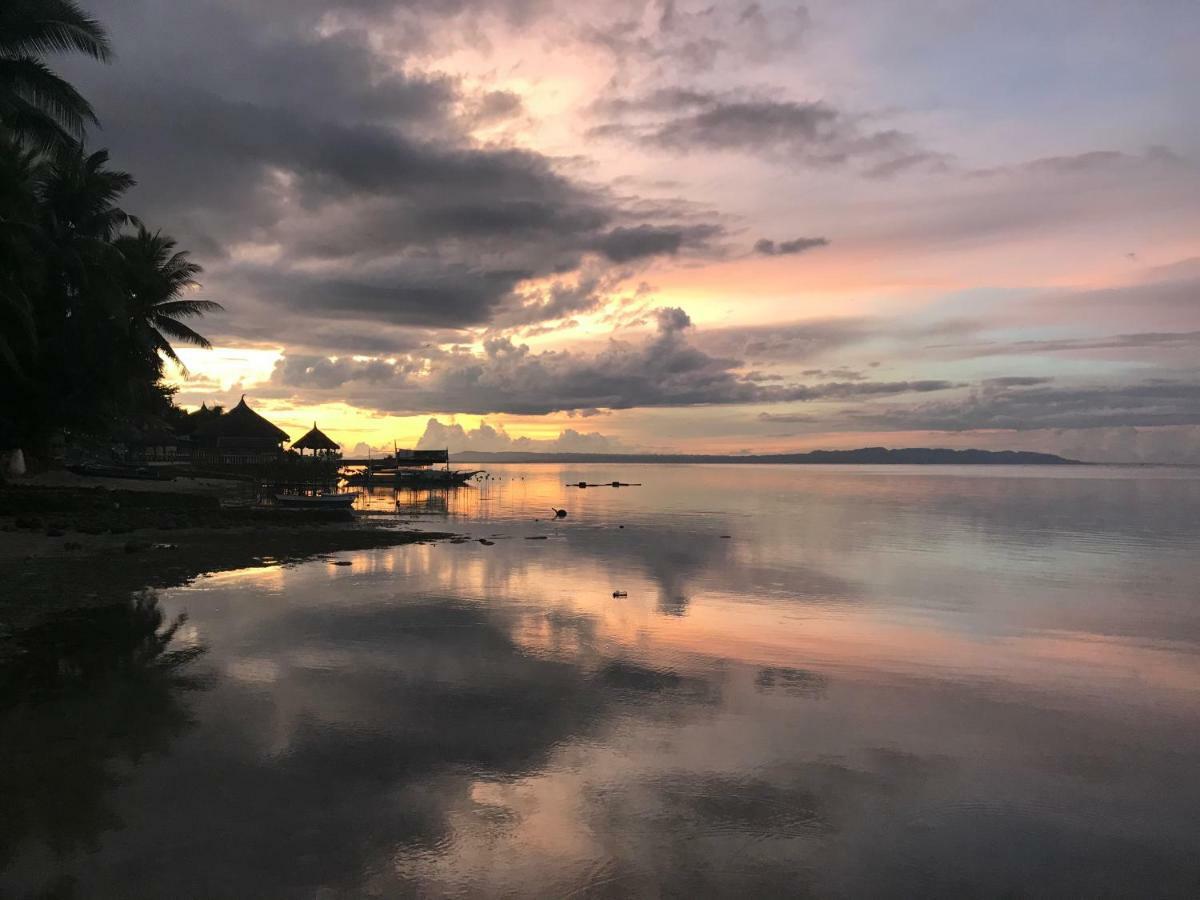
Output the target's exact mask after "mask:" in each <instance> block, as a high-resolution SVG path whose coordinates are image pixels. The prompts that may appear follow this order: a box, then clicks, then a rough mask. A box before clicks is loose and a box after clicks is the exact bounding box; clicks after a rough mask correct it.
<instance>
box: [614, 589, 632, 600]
mask: <svg viewBox="0 0 1200 900" xmlns="http://www.w3.org/2000/svg"><path fill="white" fill-rule="evenodd" d="M628 596H629V594H628V593H627V592H625V591H613V598H614V599H615V598H618V597H628Z"/></svg>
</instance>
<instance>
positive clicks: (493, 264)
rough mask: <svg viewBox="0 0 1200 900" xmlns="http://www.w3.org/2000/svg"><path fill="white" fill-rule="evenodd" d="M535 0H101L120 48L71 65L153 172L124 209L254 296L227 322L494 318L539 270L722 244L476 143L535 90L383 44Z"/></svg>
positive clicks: (527, 8) (507, 12)
mask: <svg viewBox="0 0 1200 900" xmlns="http://www.w3.org/2000/svg"><path fill="white" fill-rule="evenodd" d="M536 6H537V4H533V3H509V4H495V5H491V4H484V3H477V2H472V0H461V2H448V3H435V4H432V5H425V4H415V3H384V2H378V3H375V2H345V3H329V4H319V3H307V2H306V3H301V4H298V5H296V6H292V5H290V4H289V5H284V4H280V3H277V2H269V3H266V4H253V5H246V4H239V3H234V2H232V0H199V2H197V3H194V4H178V5H172V4H150V3H141V2H132V3H130V4H120V5H118V4H115V3H105V2H101V3H99V4H98V6H97V8H96V13H97V15H98V16H99V17H100V18H101V19H102V20H104V21H106V23H108V24H109V26H110V28H111V30H112V33H113V36H114V40H115V42H116V49H117V52H118V61H117V62H116V63H115V64H114V65H112V66H108V67H100V66H96V65H83V64H79V63H76V64H74V68H73V70H72V71H71V73H70V74H71V76H72V77H73V78H74V79H75V80H76V81H77V82H78V83H79V85H80V87H81V89H82V90H83V91H84V92H85V93H86V94H87V96H89V97H90V98H91V99H92V100H93V101H94V103H95V106H96V107H97V109H98V111H99V113H100V115H101V118H102V120H103V122H104V125H105V130H104V131H103V132H101V133H98V134H97V135H96V136H95V138H94V140H95V142H97V143H99V142H103V143H104V144H105V145H109V146H111V148H112V150H113V158H114V161H115V162H116V163H117V164H119V165H121V166H123V167H127V168H129V169H130V170H131V171H133V172H135V173H136V174H137V176H138V179H139V183H140V184H139V187H138V188H137V189H136V191H135V192H134V193H133V194H132V195H131V197H130V198H129V204H128V205H129V207H130V208H132V209H135V210H136V211H137V212H138V213H140V214H142V215H143V216H144V217H145V218H146V219H147V220H149V221H150V222H152V223H153V224H155V225H156V226H160V227H162V228H164V229H165V230H166V231H168V232H171V233H173V234H175V235H176V236H177V237H178V238H179V239H180V240H181V242H182V243H183V244H184V245H185V246H188V247H190V248H192V249H193V250H194V251H195V253H196V255H197V256H198V257H199V261H200V262H202V263H204V264H205V266H206V269H207V272H206V285H207V286H208V288H209V289H210V290H211V291H213V292H219V293H220V295H221V298H222V300H223V301H224V302H225V303H226V305H227V306H228V307H229V308H230V309H232V310H238V315H237V317H236V319H235V318H230V319H229V320H228V321H226V322H221V323H218V328H220V327H225V328H227V329H228V330H229V332H230V333H229V335H228V336H230V337H237V336H238V331H237V329H238V328H239V327H241V328H244V329H245V332H246V335H247V336H248V335H249V333H250V332H260V331H262V330H263V329H264V328H266V323H267V322H273V323H274V324H276V325H278V326H279V327H280V332H279V334H280V336H281V337H282V336H283V334H284V333H285V332H286V330H287V328H286V322H284V321H281V320H283V319H286V318H287V317H290V316H299V317H300V318H302V319H304V320H305V326H306V327H309V326H311V323H312V322H313V321H314V320H316V321H322V320H323V321H326V322H329V323H331V324H333V323H338V324H340V323H341V321H342V320H343V318H346V317H348V318H351V319H353V318H360V319H367V318H372V317H376V318H377V319H378V320H379V321H381V322H384V323H388V324H391V325H416V326H434V327H464V326H470V325H478V324H482V323H486V322H488V321H489V320H490V319H491V317H492V315H493V314H494V313H495V312H496V310H497V309H499V308H500V307H501V306H503V305H505V304H506V303H507V304H510V305H511V304H512V303H513V302H514V300H513V292H514V289H515V288H516V287H517V286H518V285H520V284H521V283H522V282H524V281H528V280H530V279H536V278H540V277H543V276H553V275H561V274H562V273H566V272H571V271H574V270H576V269H578V268H579V267H580V266H581V265H583V264H584V262H585V261H586V260H587V259H588V258H590V257H599V258H601V259H604V260H608V261H609V262H610V263H619V264H626V263H629V262H632V261H637V260H645V259H648V258H650V257H653V256H656V255H674V254H678V253H681V252H685V251H687V252H697V253H700V252H707V251H706V242H707V241H708V240H709V239H710V238H712V237H714V236H716V235H717V234H719V232H720V229H719V228H718V227H717V226H708V225H705V224H704V223H700V222H696V221H691V222H688V223H687V224H686V225H677V224H674V223H673V222H672V221H664V220H663V217H664V216H665V217H666V219H668V220H670V219H672V218H673V217H672V216H671V215H670V210H669V209H668V208H667V207H666V206H660V207H659V208H657V209H654V210H647V209H643V208H640V207H639V208H635V207H636V206H637V204H636V201H637V198H632V200H631V201H626V200H617V199H615V198H614V197H613V196H612V195H611V194H609V193H608V192H606V191H604V190H601V189H599V188H596V187H594V186H590V185H586V184H583V183H581V182H578V181H576V180H574V179H572V178H570V177H568V176H566V175H564V174H563V173H562V172H560V171H559V170H558V168H557V167H556V164H555V163H554V162H553V161H552V160H550V159H548V158H546V157H544V156H541V155H539V154H537V153H534V152H530V151H525V150H518V149H513V148H507V147H503V146H490V145H489V146H482V145H479V144H478V143H476V142H475V141H474V140H473V139H472V138H471V136H470V134H469V131H468V129H469V128H470V127H472V126H473V125H476V124H480V123H486V122H491V121H499V120H502V119H504V118H507V117H511V116H514V115H518V114H519V113H520V111H521V102H520V98H519V97H518V96H516V95H515V94H512V93H510V92H505V91H492V92H484V93H477V94H470V93H467V92H465V89H464V88H463V86H462V85H461V84H460V83H459V82H458V81H457V80H456V79H452V78H448V77H446V76H443V75H440V74H437V73H423V72H421V71H419V70H417V69H414V68H411V67H405V68H401V66H400V64H399V63H400V61H399V60H398V59H397V57H396V56H395V50H394V48H391V47H390V45H389V50H390V52H389V53H383V52H381V51H380V42H381V41H383V42H384V43H386V42H387V40H388V38H389V36H391V35H392V33H393V31H394V30H395V29H394V28H390V27H389V28H387V29H385V30H383V31H372V32H371V33H368V30H367V29H368V27H370V28H374V27H375V26H376V25H379V24H384V23H387V22H392V21H403V22H405V23H409V22H410V19H411V18H412V17H414V16H416V17H426V18H428V17H434V18H437V17H439V16H445V17H454V16H459V15H463V14H465V13H468V12H476V11H479V12H482V11H484V10H485V9H487V10H491V11H493V12H494V11H497V10H498V11H499V12H500V14H501V15H502V16H504V17H505V18H510V17H516V18H517V19H519V18H520V17H521V16H524V15H530V14H532V13H533V12H534V11H535V8H536ZM489 14H490V13H489ZM397 17H400V18H399V19H397ZM396 27H399V26H396ZM401 30H402V29H401ZM184 33H186V34H187V35H188V39H187V40H186V41H182V42H181V41H171V40H164V36H166V35H174V34H184ZM213 48H220V49H219V52H214V50H213ZM261 248H266V249H265V250H264V249H261ZM262 254H265V255H266V258H265V260H263V261H260V260H259V259H258V255H262Z"/></svg>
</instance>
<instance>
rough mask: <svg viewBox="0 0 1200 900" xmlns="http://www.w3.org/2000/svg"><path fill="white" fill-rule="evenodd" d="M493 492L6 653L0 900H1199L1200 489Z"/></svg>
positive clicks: (514, 483) (1048, 484)
mask: <svg viewBox="0 0 1200 900" xmlns="http://www.w3.org/2000/svg"><path fill="white" fill-rule="evenodd" d="M493 472H494V474H495V475H497V476H500V478H499V479H498V480H495V481H493V482H489V483H487V484H486V486H484V487H481V488H470V489H467V490H464V491H460V492H458V493H457V494H454V495H452V496H450V497H449V498H447V497H446V496H445V495H416V496H411V497H404V498H402V500H403V501H404V502H405V504H406V506H405V508H404V509H403V511H402V514H403V518H404V519H407V520H408V521H410V522H413V523H416V524H420V525H424V526H426V527H431V528H446V527H449V528H450V529H452V530H457V531H461V532H463V533H465V534H469V535H470V536H471V537H472V538H480V537H483V538H486V539H487V540H490V541H493V543H492V544H491V545H490V546H489V545H484V544H481V543H479V542H478V541H477V540H472V541H470V542H469V543H459V544H452V543H439V544H428V545H416V546H408V547H400V548H396V549H393V550H381V551H370V552H364V553H355V554H343V555H341V556H340V557H339V558H340V559H341V560H343V561H349V562H351V563H352V565H350V566H337V565H334V564H333V563H332V562H331V561H328V560H317V561H313V562H310V563H306V564H303V565H299V566H295V567H289V568H268V569H256V570H247V571H239V572H230V573H225V574H220V575H216V576H213V577H210V578H205V579H201V580H200V581H199V582H198V583H197V584H195V585H194V586H191V587H188V588H184V589H178V590H172V591H168V592H163V593H162V594H161V595H160V596H159V597H157V598H155V597H149V596H148V597H143V598H141V599H140V600H138V601H136V602H133V603H131V604H130V605H128V606H124V607H115V608H108V609H102V610H92V611H80V612H78V613H76V614H74V615H70V616H65V617H64V616H59V617H55V618H52V619H50V620H48V621H46V622H45V623H44V624H42V625H40V626H37V627H35V628H29V629H24V630H22V631H20V632H18V633H16V634H9V635H7V636H4V637H3V638H0V640H3V641H5V642H7V645H8V649H9V650H10V651H12V650H13V649H14V648H15V649H16V650H17V651H19V652H16V653H12V652H10V653H8V655H7V656H6V659H7V660H8V662H7V663H6V664H5V668H4V670H3V672H2V673H0V677H2V678H4V679H5V683H4V684H3V685H0V739H2V742H0V895H4V896H18V897H19V896H23V895H26V894H31V895H38V894H39V893H40V892H42V891H49V892H51V894H53V893H55V892H56V893H57V894H59V895H63V896H69V895H71V894H72V892H74V894H75V895H77V896H80V897H143V896H144V897H246V898H251V897H253V898H259V897H341V896H361V895H376V896H381V897H395V896H408V895H414V894H415V895H420V896H429V897H440V896H460V895H461V896H487V897H496V896H525V897H566V896H573V897H580V896H611V897H662V896H680V897H699V896H707V895H724V896H742V897H768V896H805V895H816V896H851V897H857V896H898V897H899V896H903V897H909V896H946V897H961V896H1014V895H1017V896H1020V895H1051V896H1129V897H1147V896H1179V897H1194V896H1197V894H1200V476H1198V475H1197V473H1194V472H1188V471H1184V470H1167V469H1164V470H1133V469H1128V470H1119V469H1100V468H1097V469H1072V470H1059V469H1037V468H1013V469H992V468H981V469H957V468H955V469H951V468H890V467H889V468H850V467H844V468H838V467H829V468H824V467H822V468H817V467H742V466H711V467H705V466H678V467H655V466H624V467H620V468H619V469H618V468H617V467H612V466H608V467H604V466H587V467H571V468H565V467H557V466H527V467H514V466H510V467H495V468H494V469H493ZM617 477H619V478H621V479H622V480H625V481H640V482H643V484H644V486H642V487H631V488H621V489H613V488H589V489H587V490H583V491H581V490H578V489H574V488H570V489H568V488H566V487H564V486H563V485H564V482H567V481H577V480H579V479H580V478H587V479H588V480H597V481H600V480H603V481H611V480H612V479H613V478H617ZM393 502H394V501H393V498H392V497H391V496H390V495H388V496H386V497H385V496H376V497H374V498H372V506H373V508H374V510H375V511H376V512H378V513H379V514H380V515H384V516H395V513H394V512H387V511H388V510H391V509H393ZM552 505H553V506H562V507H565V508H566V509H567V510H568V511H569V516H568V518H566V519H565V520H560V521H557V522H555V521H549V520H548V519H547V517H548V516H549V515H550V507H551V506H552ZM535 517H536V518H538V519H541V521H534V519H535ZM622 526H623V527H622ZM533 538H544V540H533ZM614 591H624V592H627V594H628V596H627V597H621V598H614V597H613V592H614ZM184 613H186V614H187V619H186V621H184V620H181V619H179V618H178V617H179V616H180V615H181V614H184Z"/></svg>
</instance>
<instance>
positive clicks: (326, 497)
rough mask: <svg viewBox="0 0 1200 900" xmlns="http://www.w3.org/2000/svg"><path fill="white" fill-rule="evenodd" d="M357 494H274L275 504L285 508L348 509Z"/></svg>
mask: <svg viewBox="0 0 1200 900" xmlns="http://www.w3.org/2000/svg"><path fill="white" fill-rule="evenodd" d="M357 498H358V494H318V495H316V496H315V497H305V496H303V495H301V494H276V495H275V505H276V506H282V507H285V508H287V509H349V508H350V507H351V506H353V505H354V501H355V500H356V499H357Z"/></svg>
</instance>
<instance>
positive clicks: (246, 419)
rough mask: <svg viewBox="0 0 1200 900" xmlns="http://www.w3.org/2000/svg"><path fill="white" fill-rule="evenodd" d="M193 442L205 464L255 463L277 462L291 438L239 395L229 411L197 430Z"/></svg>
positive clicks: (196, 452)
mask: <svg viewBox="0 0 1200 900" xmlns="http://www.w3.org/2000/svg"><path fill="white" fill-rule="evenodd" d="M193 440H194V442H195V451H194V453H195V455H197V456H200V457H203V458H204V461H205V462H222V463H257V462H265V461H269V460H272V459H277V458H278V457H279V455H280V454H281V453H282V452H283V442H284V441H288V440H291V438H289V437H288V434H287V432H286V431H284V430H283V429H282V428H279V427H278V426H276V425H273V424H271V423H270V422H268V421H267V420H266V419H264V418H263V417H262V416H260V415H259V414H258V413H256V412H255V411H254V410H252V409H251V408H250V407H249V406H247V405H246V395H245V394H243V395H242V399H241V400H239V401H238V405H237V406H235V407H234V408H233V409H231V410H229V412H227V413H223V414H221V415H220V416H218V417H217V418H215V419H210V420H209V421H207V422H205V423H204V424H203V425H201V426H200V427H199V428H197V429H196V434H195V436H194V438H193Z"/></svg>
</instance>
